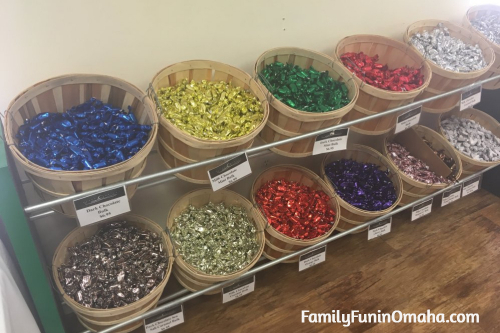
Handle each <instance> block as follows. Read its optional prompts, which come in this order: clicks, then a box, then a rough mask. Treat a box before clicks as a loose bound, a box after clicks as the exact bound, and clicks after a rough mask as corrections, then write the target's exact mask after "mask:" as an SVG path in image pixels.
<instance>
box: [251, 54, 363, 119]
mask: <svg viewBox="0 0 500 333" xmlns="http://www.w3.org/2000/svg"><path fill="white" fill-rule="evenodd" d="M280 50H283V51H284V50H298V51H300V52H303V53H305V54H314V55H316V56H319V57H323V58H325V60H329V61H331V65H330V64H325V65H327V66H328V67H330V68H331V70H332V71H334V72H335V73H337V74H339V75H340V76H341V77H343V75H345V76H348V77H350V78H349V79H348V80H347V79H346V80H345V82H344V83H345V85H346V86H347V85H348V83H349V81H351V80H352V84H353V89H354V96H353V98H352V99H351V101H350V102H349V103H348V104H347V105H345V106H343V107H341V108H340V109H336V110H330V111H326V112H321V113H314V112H310V111H304V110H299V109H296V108H293V107H291V106H289V105H286V104H285V103H283V102H281V101H280V100H278V99H277V98H276V97H274V94H273V93H272V92H270V91H269V90H268V89H267V88H266V86H264V84H263V83H262V82H261V81H260V80H255V81H256V82H257V83H258V84H259V86H260V87H261V89H262V90H263V91H264V93H265V92H269V94H271V95H272V97H273V99H272V100H271V102H270V104H271V105H273V104H276V105H278V106H279V107H280V108H281V109H283V108H285V109H289V111H291V112H294V113H296V114H297V115H300V116H305V117H307V116H316V117H318V116H324V118H326V117H328V116H341V115H344V114H345V113H347V112H349V111H350V110H351V109H352V107H353V106H354V105H355V104H356V102H357V100H358V97H359V85H358V83H357V82H356V80H354V78H353V77H352V73H351V72H349V71H348V70H347V69H346V68H345V67H344V66H342V64H341V63H340V62H339V61H337V60H335V59H334V58H332V57H330V56H328V55H327V54H325V53H322V52H318V51H314V50H310V49H305V48H300V47H293V46H290V47H275V48H272V49H269V50H266V51H264V52H263V53H262V54H261V55H260V56H259V57H258V58H257V60H256V61H255V64H254V69H253V70H254V76H255V77H256V78H257V76H258V74H257V73H258V67H259V65H260V64H261V63H262V62H263V61H264V60H265V59H264V57H265V56H266V55H267V54H269V53H271V52H276V51H280ZM301 56H302V57H306V56H305V55H301ZM309 59H313V58H309ZM313 60H314V59H313ZM335 64H337V65H339V70H341V71H343V72H339V70H337V69H335V68H334V65H335ZM336 81H337V80H336ZM347 88H348V90H349V92H351V89H349V87H347ZM303 121H304V122H307V120H303Z"/></svg>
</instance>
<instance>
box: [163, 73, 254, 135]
mask: <svg viewBox="0 0 500 333" xmlns="http://www.w3.org/2000/svg"><path fill="white" fill-rule="evenodd" d="M157 95H158V99H159V101H160V104H161V106H162V108H163V116H164V117H165V118H166V119H167V120H168V121H170V122H171V123H172V124H174V125H175V126H176V127H177V128H179V129H181V130H183V131H185V132H187V133H189V134H190V135H192V136H194V137H197V138H199V139H206V140H218V141H221V140H229V139H233V138H237V137H240V136H243V135H246V134H248V133H250V132H252V131H253V130H254V129H255V128H256V127H257V126H259V124H260V123H261V122H262V119H263V118H264V110H263V108H262V105H261V103H260V102H259V100H258V99H257V98H255V97H254V96H253V95H252V94H250V93H249V92H247V91H245V90H244V89H242V88H240V87H233V86H232V85H231V84H229V83H226V82H223V81H221V82H212V81H206V80H202V81H201V82H196V81H191V82H189V81H188V80H187V79H184V80H182V82H181V83H179V84H177V85H175V86H172V87H168V88H161V89H159V90H158V92H157Z"/></svg>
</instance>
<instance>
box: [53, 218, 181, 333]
mask: <svg viewBox="0 0 500 333" xmlns="http://www.w3.org/2000/svg"><path fill="white" fill-rule="evenodd" d="M113 221H127V223H128V225H132V226H135V227H137V228H140V229H146V230H150V231H153V232H155V233H157V234H158V235H159V236H160V237H161V239H162V241H163V248H164V249H165V251H166V252H167V255H168V257H169V262H168V268H167V271H166V273H165V277H164V278H163V281H162V282H161V283H160V284H159V285H158V286H157V287H156V288H155V289H153V291H152V292H151V293H149V294H148V295H146V296H144V297H143V298H141V299H140V300H138V301H136V302H134V303H131V304H128V305H126V306H122V307H119V308H113V309H93V308H87V307H85V306H83V305H81V304H80V303H78V302H76V301H75V300H74V299H73V298H71V297H69V296H68V295H67V294H65V293H64V289H63V288H62V285H61V283H60V282H59V277H58V271H57V269H58V268H59V267H61V265H62V264H63V263H65V262H67V261H68V259H69V256H70V255H71V253H69V252H68V248H69V247H73V246H75V245H77V244H81V243H83V242H85V241H86V240H88V239H89V238H91V237H92V236H93V235H95V233H96V232H97V230H98V229H100V228H101V227H102V226H104V225H106V224H108V223H110V222H113ZM173 261H174V259H173V255H172V244H171V243H170V239H169V238H168V237H167V235H166V233H165V232H164V231H163V229H162V228H161V227H160V226H159V225H158V224H156V223H155V222H153V221H151V220H149V219H147V218H145V217H142V216H138V215H133V214H126V215H122V216H120V217H117V218H113V219H111V220H107V221H103V222H99V223H94V224H91V225H87V226H85V227H80V228H76V229H74V230H73V231H71V232H70V233H69V234H68V235H67V236H66V237H65V238H64V239H63V240H62V242H61V243H60V244H59V246H58V247H57V249H56V251H55V253H54V258H53V260H52V277H53V278H54V281H55V284H56V287H57V289H58V290H59V292H60V293H61V294H62V297H63V299H64V301H65V302H66V304H67V305H68V306H69V307H71V308H72V309H73V310H74V311H75V313H76V314H77V316H78V319H79V320H80V322H81V323H82V324H83V325H84V326H86V327H87V328H89V329H91V330H93V331H100V330H103V329H105V328H106V327H109V326H111V325H114V324H118V323H121V322H123V321H124V320H127V319H130V318H133V317H135V316H137V315H139V314H142V313H144V312H146V311H148V310H150V309H152V308H154V307H156V305H157V302H158V300H159V298H160V296H161V294H162V292H163V289H164V288H165V285H166V284H167V281H168V278H169V276H170V272H171V270H172V266H173ZM142 323H143V322H142V320H139V321H137V322H134V323H133V324H130V325H129V326H127V327H126V328H124V329H123V330H121V331H120V332H122V333H125V332H130V331H132V330H134V329H135V328H138V327H140V326H142Z"/></svg>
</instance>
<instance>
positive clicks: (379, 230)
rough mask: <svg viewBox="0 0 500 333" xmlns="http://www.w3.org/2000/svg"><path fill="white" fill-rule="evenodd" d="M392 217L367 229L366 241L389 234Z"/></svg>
mask: <svg viewBox="0 0 500 333" xmlns="http://www.w3.org/2000/svg"><path fill="white" fill-rule="evenodd" d="M391 225H392V216H391V217H389V218H387V219H385V220H382V221H380V222H377V223H374V224H371V225H370V226H369V227H368V240H372V239H375V238H377V237H380V236H383V235H385V234H388V233H390V232H391Z"/></svg>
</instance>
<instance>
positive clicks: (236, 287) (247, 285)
mask: <svg viewBox="0 0 500 333" xmlns="http://www.w3.org/2000/svg"><path fill="white" fill-rule="evenodd" d="M254 290H255V275H253V276H250V277H248V278H246V279H243V280H240V281H237V282H236V283H234V284H232V285H230V286H229V287H224V288H222V303H227V302H231V301H234V300H235V299H237V298H240V297H241V296H245V295H247V294H250V293H251V292H253V291H254Z"/></svg>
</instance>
